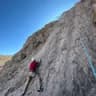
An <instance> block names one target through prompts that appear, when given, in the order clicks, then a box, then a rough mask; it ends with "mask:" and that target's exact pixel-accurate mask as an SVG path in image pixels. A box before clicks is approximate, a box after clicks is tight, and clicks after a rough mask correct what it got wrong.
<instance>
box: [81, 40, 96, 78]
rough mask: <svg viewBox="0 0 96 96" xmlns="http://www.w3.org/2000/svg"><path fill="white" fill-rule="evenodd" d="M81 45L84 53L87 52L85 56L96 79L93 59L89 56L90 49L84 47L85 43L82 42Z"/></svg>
mask: <svg viewBox="0 0 96 96" xmlns="http://www.w3.org/2000/svg"><path fill="white" fill-rule="evenodd" d="M80 43H81V45H82V48H83V50H84V52H85V55H86V57H87V59H88V64H89V66H90V68H91V70H92V73H93V75H94V77H95V78H96V70H95V68H94V66H93V63H92V58H91V56H90V55H89V52H88V49H87V48H86V46H85V45H84V43H83V42H82V41H81V40H80Z"/></svg>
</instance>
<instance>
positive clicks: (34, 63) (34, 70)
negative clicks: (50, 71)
mask: <svg viewBox="0 0 96 96" xmlns="http://www.w3.org/2000/svg"><path fill="white" fill-rule="evenodd" d="M40 63H41V60H36V59H35V58H32V59H31V62H30V63H29V75H28V77H27V81H26V84H25V89H24V93H23V94H22V96H24V94H25V93H26V91H27V88H28V86H29V83H30V82H31V80H32V79H33V78H35V76H38V78H39V89H38V90H37V91H38V92H42V91H43V87H42V79H41V76H40V74H39V72H38V68H39V66H40Z"/></svg>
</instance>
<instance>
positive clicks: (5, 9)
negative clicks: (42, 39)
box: [0, 0, 79, 55]
mask: <svg viewBox="0 0 96 96" xmlns="http://www.w3.org/2000/svg"><path fill="white" fill-rule="evenodd" d="M77 1H79V0H0V54H2V55H12V54H14V53H16V52H17V51H19V50H20V49H21V48H22V46H23V44H24V43H25V41H26V39H27V38H28V36H30V35H31V34H32V33H33V32H35V31H37V30H38V29H40V28H42V27H43V26H44V25H45V24H47V23H48V22H50V21H53V20H55V19H57V18H58V17H59V16H60V15H61V14H62V12H64V11H66V10H68V9H70V8H71V7H72V6H73V5H74V4H75V3H76V2H77Z"/></svg>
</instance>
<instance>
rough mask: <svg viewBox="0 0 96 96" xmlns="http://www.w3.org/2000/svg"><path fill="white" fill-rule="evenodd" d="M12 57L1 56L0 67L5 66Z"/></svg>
mask: <svg viewBox="0 0 96 96" xmlns="http://www.w3.org/2000/svg"><path fill="white" fill-rule="evenodd" d="M11 58H12V56H3V55H0V66H3V65H4V64H5V62H7V61H8V60H11Z"/></svg>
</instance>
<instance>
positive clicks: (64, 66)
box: [0, 0, 96, 96]
mask: <svg viewBox="0 0 96 96" xmlns="http://www.w3.org/2000/svg"><path fill="white" fill-rule="evenodd" d="M81 41H82V42H83V44H84V45H86V46H87V49H88V51H89V54H90V56H91V57H92V62H93V63H94V67H95V66H96V65H95V64H96V54H95V53H96V28H95V26H94V25H93V23H92V6H91V0H84V2H80V3H77V4H76V5H75V7H73V8H72V9H70V10H69V11H67V12H65V13H64V14H62V16H61V17H60V18H59V19H58V20H57V21H54V22H52V23H50V24H47V25H46V26H45V27H44V28H43V29H41V30H39V31H38V32H36V33H35V34H33V35H32V36H30V37H29V38H28V40H27V41H26V43H25V44H24V46H23V48H22V49H21V50H20V51H19V52H18V53H17V54H16V55H15V56H13V58H12V60H11V61H10V62H7V64H6V65H5V66H4V69H5V70H2V72H1V73H0V96H21V94H22V92H23V90H24V83H25V81H26V77H27V75H28V63H29V61H30V59H31V57H33V56H34V57H36V58H40V59H41V60H42V63H41V66H40V68H39V72H40V75H41V77H42V80H43V87H44V90H43V92H40V93H38V92H37V89H38V86H39V84H38V77H36V78H34V81H33V82H31V83H30V85H29V87H28V91H27V92H26V94H25V96H96V78H95V77H94V74H93V73H92V69H91V68H90V66H89V64H88V60H87V57H86V54H85V52H84V48H82V44H81Z"/></svg>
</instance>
